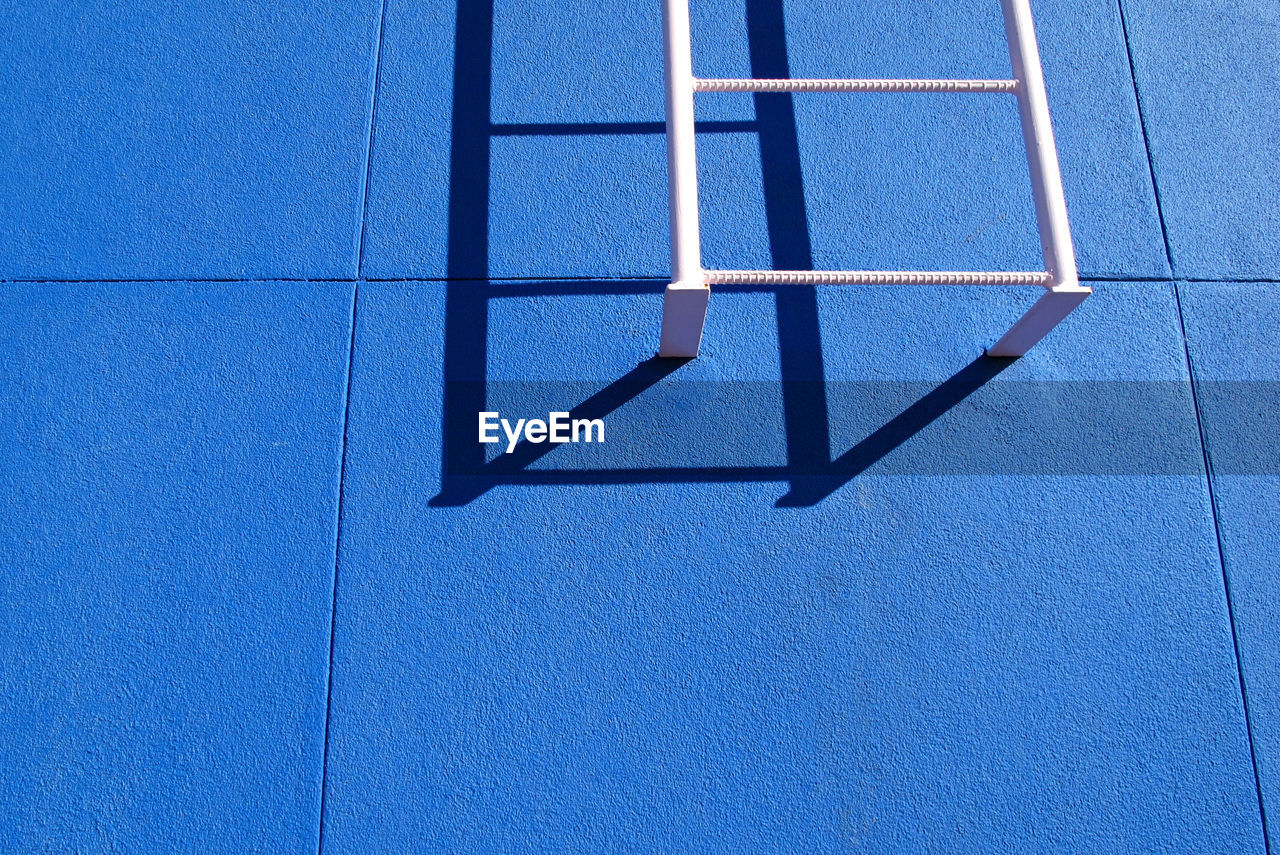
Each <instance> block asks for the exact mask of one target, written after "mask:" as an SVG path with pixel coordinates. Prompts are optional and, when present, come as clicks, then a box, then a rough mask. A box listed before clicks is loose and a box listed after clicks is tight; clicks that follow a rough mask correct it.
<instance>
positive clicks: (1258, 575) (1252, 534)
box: [1182, 284, 1280, 841]
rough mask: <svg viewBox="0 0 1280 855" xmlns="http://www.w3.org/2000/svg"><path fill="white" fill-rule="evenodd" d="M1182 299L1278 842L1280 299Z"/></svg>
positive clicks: (1218, 294) (1264, 792)
mask: <svg viewBox="0 0 1280 855" xmlns="http://www.w3.org/2000/svg"><path fill="white" fill-rule="evenodd" d="M1182 300H1183V307H1184V309H1185V311H1186V320H1187V341H1188V344H1189V346H1190V350H1191V365H1192V370H1193V374H1194V377H1195V380H1196V384H1197V391H1198V396H1199V399H1200V401H1201V409H1202V412H1203V414H1204V415H1203V422H1204V431H1205V444H1206V447H1207V448H1208V451H1209V460H1210V464H1211V465H1212V467H1213V485H1214V498H1215V499H1216V502H1217V512H1218V523H1219V536H1220V537H1221V539H1222V558H1223V563H1224V565H1225V573H1226V577H1227V580H1228V582H1229V584H1230V590H1231V601H1232V603H1233V605H1234V615H1233V616H1234V618H1235V622H1234V626H1235V633H1236V643H1237V645H1238V647H1239V652H1240V666H1241V672H1242V675H1243V678H1244V683H1245V687H1246V695H1247V697H1248V700H1249V714H1250V718H1251V720H1252V722H1253V738H1254V749H1255V757H1254V761H1255V763H1256V764H1257V772H1258V779H1259V785H1260V787H1261V796H1262V800H1263V802H1264V804H1265V805H1266V806H1267V808H1268V815H1267V821H1268V824H1269V829H1270V832H1271V839H1272V840H1273V841H1274V840H1275V839H1276V835H1277V834H1280V826H1278V825H1277V824H1276V819H1277V815H1278V814H1280V806H1278V805H1280V801H1278V800H1280V703H1277V699H1278V698H1280V652H1278V651H1280V637H1278V634H1277V629H1276V628H1277V627H1280V607H1278V606H1280V598H1277V596H1276V590H1277V588H1278V587H1280V571H1278V570H1277V563H1276V555H1280V395H1277V388H1280V387H1277V384H1276V381H1277V380H1280V299H1277V296H1276V294H1275V288H1274V286H1272V285H1258V284H1253V285H1197V286H1195V287H1194V288H1188V289H1186V290H1185V291H1184V292H1183V295H1182Z"/></svg>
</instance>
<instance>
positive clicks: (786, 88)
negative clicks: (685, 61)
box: [693, 77, 1018, 93]
mask: <svg viewBox="0 0 1280 855" xmlns="http://www.w3.org/2000/svg"><path fill="white" fill-rule="evenodd" d="M693 91H694V92H1009V93H1013V92H1017V91H1018V81H1016V80H905V79H888V80H834V79H832V80H826V79H816V78H814V79H807V80H795V79H793V80H778V79H755V80H729V79H725V78H705V77H704V78H695V79H694V81H693Z"/></svg>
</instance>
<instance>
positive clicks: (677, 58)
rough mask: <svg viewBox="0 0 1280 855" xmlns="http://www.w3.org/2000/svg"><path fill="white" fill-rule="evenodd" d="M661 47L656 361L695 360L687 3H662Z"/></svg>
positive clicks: (699, 293)
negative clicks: (662, 277) (662, 266)
mask: <svg viewBox="0 0 1280 855" xmlns="http://www.w3.org/2000/svg"><path fill="white" fill-rule="evenodd" d="M662 47H663V81H664V85H665V89H666V115H667V194H668V210H669V215H668V216H669V219H670V226H671V280H672V281H671V284H670V285H668V286H667V290H666V294H665V295H664V298H663V304H662V336H661V342H660V344H659V346H658V355H659V356H672V357H685V358H692V357H695V356H697V355H698V348H699V346H700V344H701V342H702V327H703V323H704V321H705V320H706V316H707V303H708V301H709V298H710V293H711V292H710V289H709V288H708V287H707V284H706V277H705V276H704V274H703V272H702V238H701V234H700V232H699V225H698V166H697V146H696V144H695V143H696V141H695V136H694V124H693V45H692V41H691V38H690V34H689V0H662Z"/></svg>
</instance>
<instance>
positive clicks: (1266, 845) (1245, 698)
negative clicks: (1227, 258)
mask: <svg viewBox="0 0 1280 855" xmlns="http://www.w3.org/2000/svg"><path fill="white" fill-rule="evenodd" d="M1173 298H1174V302H1175V304H1176V305H1177V308H1178V326H1179V328H1180V329H1181V331H1182V352H1183V356H1184V357H1185V358H1186V362H1187V379H1188V382H1189V383H1190V385H1191V406H1192V409H1194V410H1195V416H1196V428H1197V430H1198V431H1199V433H1200V452H1201V454H1202V455H1203V456H1204V475H1205V485H1206V487H1207V488H1208V491H1209V515H1210V518H1211V519H1212V521H1213V535H1214V539H1215V541H1216V544H1217V547H1218V566H1219V568H1220V569H1221V571H1222V589H1223V592H1224V594H1225V595H1226V599H1227V623H1228V625H1229V626H1230V628H1231V648H1232V651H1233V652H1234V653H1235V660H1236V678H1237V679H1238V680H1239V681H1240V704H1241V706H1242V707H1243V708H1244V731H1245V736H1246V738H1247V740H1248V743H1249V761H1250V762H1251V763H1252V765H1253V786H1254V791H1255V792H1256V794H1257V797H1258V816H1259V819H1260V820H1261V822H1262V846H1263V849H1264V850H1265V852H1266V853H1267V855H1271V835H1270V832H1269V831H1268V830H1267V808H1266V804H1265V803H1264V802H1263V798H1262V778H1261V776H1260V775H1259V774H1258V752H1257V749H1256V747H1255V745H1254V741H1253V715H1252V713H1251V712H1250V708H1249V690H1248V687H1247V685H1246V684H1245V679H1244V663H1243V660H1242V659H1241V657H1240V638H1239V634H1238V633H1237V632H1236V617H1235V605H1234V603H1233V601H1232V597H1231V577H1230V575H1229V574H1228V573H1227V560H1226V555H1225V553H1224V552H1223V549H1222V528H1221V526H1220V525H1219V523H1218V497H1217V494H1215V493H1214V490H1213V459H1212V457H1211V456H1210V455H1209V444H1208V441H1207V436H1206V434H1205V428H1204V420H1203V419H1202V418H1201V417H1200V397H1199V394H1198V393H1197V391H1196V379H1195V374H1194V372H1193V371H1192V368H1191V345H1190V342H1189V341H1188V339H1187V322H1186V318H1185V316H1184V315H1183V312H1182V295H1181V291H1180V289H1179V287H1178V283H1177V282H1176V281H1175V282H1174V283H1173Z"/></svg>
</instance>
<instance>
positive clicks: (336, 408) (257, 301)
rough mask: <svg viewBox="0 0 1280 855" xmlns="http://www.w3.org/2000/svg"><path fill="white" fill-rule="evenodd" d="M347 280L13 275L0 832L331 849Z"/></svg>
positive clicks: (108, 843) (7, 369)
mask: <svg viewBox="0 0 1280 855" xmlns="http://www.w3.org/2000/svg"><path fill="white" fill-rule="evenodd" d="M351 299H352V286H351V284H350V283H333V284H328V285H317V284H307V285H303V284H291V283H278V282H273V283H255V284H241V283H229V284H209V283H203V284H189V283H132V284H118V283H117V284H97V283H94V284H80V285H62V284H51V283H39V284H27V285H16V284H9V285H6V286H5V287H4V289H3V291H0V353H3V356H2V357H0V359H2V360H3V371H0V411H3V412H4V413H6V415H7V416H8V418H7V425H6V428H7V429H6V430H5V432H4V434H3V438H2V439H0V459H2V460H3V461H4V463H3V465H2V466H0V483H2V484H3V487H4V489H3V493H2V498H0V502H2V503H3V506H2V507H0V517H3V519H4V520H5V523H4V525H3V526H0V567H3V573H0V625H3V626H4V628H5V629H4V633H3V634H2V635H0V687H3V691H0V722H2V723H3V724H0V728H2V730H3V738H2V739H0V849H3V850H4V851H6V852H117V851H130V852H155V851H166V852H195V851H202V852H252V851H275V852H279V851H291V852H307V851H314V848H315V844H316V838H317V831H318V822H319V808H320V802H319V795H320V782H321V776H322V752H323V745H324V719H325V700H326V682H327V677H326V675H327V672H328V665H329V656H328V650H329V634H330V624H331V620H330V603H331V597H332V578H333V564H334V542H335V540H334V536H335V530H336V522H337V500H338V465H339V460H340V456H341V440H342V421H343V407H344V402H345V398H344V392H345V385H346V370H347V354H348V348H349V345H348V341H349V333H348V331H349V329H350V325H349V319H350V313H351Z"/></svg>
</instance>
